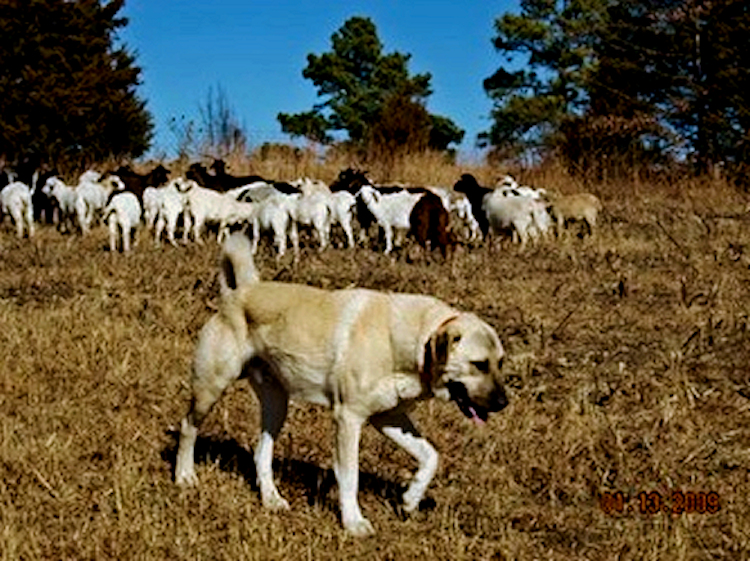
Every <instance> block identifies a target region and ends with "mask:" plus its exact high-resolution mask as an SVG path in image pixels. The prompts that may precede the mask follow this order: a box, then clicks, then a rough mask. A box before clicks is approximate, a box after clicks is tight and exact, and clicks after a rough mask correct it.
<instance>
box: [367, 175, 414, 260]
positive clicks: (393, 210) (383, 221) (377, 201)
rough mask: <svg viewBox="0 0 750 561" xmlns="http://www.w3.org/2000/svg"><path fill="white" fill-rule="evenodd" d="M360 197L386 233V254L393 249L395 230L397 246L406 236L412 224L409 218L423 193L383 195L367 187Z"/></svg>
mask: <svg viewBox="0 0 750 561" xmlns="http://www.w3.org/2000/svg"><path fill="white" fill-rule="evenodd" d="M358 195H359V196H360V197H361V198H362V202H364V203H365V205H367V208H368V210H369V211H370V212H371V213H372V214H373V216H374V217H375V220H376V221H377V223H378V225H379V226H380V227H381V228H383V231H384V233H385V254H386V255H387V254H389V253H390V252H391V250H392V249H393V244H394V230H395V241H396V245H401V241H402V240H403V238H404V237H405V236H406V232H408V230H409V228H410V227H411V224H410V222H409V218H410V216H411V211H412V210H413V209H414V205H415V204H417V201H418V200H419V199H421V198H422V193H410V192H408V191H398V192H396V193H387V194H383V193H380V192H379V191H377V189H375V188H374V187H371V186H369V185H365V186H364V187H362V188H361V189H360V190H359V193H358Z"/></svg>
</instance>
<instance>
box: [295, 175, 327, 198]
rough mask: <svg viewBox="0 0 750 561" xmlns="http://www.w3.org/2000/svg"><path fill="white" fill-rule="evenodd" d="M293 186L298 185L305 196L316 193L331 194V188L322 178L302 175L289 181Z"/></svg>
mask: <svg viewBox="0 0 750 561" xmlns="http://www.w3.org/2000/svg"><path fill="white" fill-rule="evenodd" d="M289 185H291V186H292V187H297V188H298V189H299V190H300V191H301V192H302V194H303V195H304V196H310V195H313V194H315V193H324V194H330V193H331V189H330V188H329V187H328V185H326V184H325V183H324V182H323V181H321V180H320V179H310V178H309V177H300V178H299V179H295V180H293V181H290V182H289Z"/></svg>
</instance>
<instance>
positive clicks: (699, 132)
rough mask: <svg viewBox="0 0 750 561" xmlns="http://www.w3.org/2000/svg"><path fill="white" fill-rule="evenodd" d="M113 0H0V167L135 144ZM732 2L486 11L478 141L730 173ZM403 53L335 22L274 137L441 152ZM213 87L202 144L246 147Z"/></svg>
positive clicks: (446, 135)
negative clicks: (483, 124) (491, 66)
mask: <svg viewBox="0 0 750 561" xmlns="http://www.w3.org/2000/svg"><path fill="white" fill-rule="evenodd" d="M124 1H125V0H110V1H109V2H101V1H100V0H72V1H71V0H0V60H2V65H3V72H2V73H0V94H1V95H0V166H3V167H4V166H9V167H18V166H21V165H32V166H33V167H35V168H36V169H39V168H44V167H47V168H51V167H57V168H62V169H65V168H75V167H82V166H85V165H88V164H89V163H91V162H96V161H102V160H107V159H112V160H118V159H119V160H121V159H126V158H136V157H138V156H140V155H142V154H144V153H145V152H146V151H147V150H148V148H149V145H150V142H151V138H152V134H153V118H152V116H151V115H150V113H149V112H148V110H147V108H146V105H145V102H144V101H143V100H142V99H140V98H139V96H138V93H137V91H136V89H137V86H138V84H139V83H140V79H141V78H140V74H141V70H140V68H139V67H138V66H137V64H136V59H135V56H134V55H133V54H132V52H131V51H129V49H128V48H127V46H126V45H123V44H121V43H119V42H117V41H116V32H117V30H118V29H120V28H122V27H123V26H125V25H127V20H126V19H125V18H123V17H122V16H121V15H119V13H120V11H121V10H122V8H123V5H124ZM749 11H750V6H748V3H746V2H745V0H521V2H520V10H519V12H518V13H505V14H503V15H501V16H500V17H498V18H497V19H496V21H495V22H494V30H495V31H494V37H493V40H492V42H493V45H494V48H495V50H496V52H497V53H498V54H499V55H500V64H499V65H498V70H497V71H496V72H495V73H494V74H493V75H492V76H489V77H484V81H483V87H484V90H485V91H486V93H487V95H488V96H489V97H490V99H491V100H492V102H493V109H492V113H491V123H492V124H491V127H490V129H489V130H487V131H485V132H483V133H481V134H480V135H479V138H478V139H477V142H478V144H479V145H480V146H483V147H486V148H487V149H488V153H489V155H490V157H491V158H493V159H494V160H497V161H505V162H509V161H511V162H518V161H524V162H532V163H540V162H545V161H549V160H554V161H559V162H563V163H564V164H565V165H566V166H567V168H568V169H569V170H570V172H571V173H572V174H574V175H577V176H581V177H584V178H586V179H592V180H606V179H610V178H616V177H623V176H624V177H633V176H636V175H639V176H642V175H643V174H649V175H650V174H654V173H662V172H664V171H671V172H674V171H675V170H678V172H679V173H685V172H687V173H695V174H702V173H707V172H712V171H715V170H717V169H723V170H724V171H725V173H727V174H728V175H730V176H731V177H734V178H737V179H738V180H740V179H742V178H744V177H745V176H746V175H747V173H746V171H747V162H748V157H749V156H750V133H749V131H750V100H749V99H748V96H750V72H749V69H750V60H749V59H750V44H749V42H750V14H749V13H748V12H749ZM488 47H489V46H488ZM409 60H410V55H409V54H405V53H400V52H387V51H386V49H385V47H384V45H383V44H382V42H381V41H380V39H379V37H378V34H377V29H376V26H375V24H374V23H373V21H372V20H371V19H369V18H367V17H352V18H350V19H348V20H347V21H346V22H344V24H343V25H342V26H341V27H340V28H339V29H338V30H337V31H336V32H335V33H334V34H333V35H332V36H331V47H330V50H329V51H327V52H324V53H321V54H313V53H311V54H309V55H308V57H307V65H306V66H305V67H304V69H303V70H302V76H303V78H305V79H307V80H310V81H312V83H313V84H314V85H315V87H316V89H317V94H318V97H319V99H320V102H319V103H317V104H315V105H314V106H313V107H312V108H311V109H310V110H309V111H306V112H302V113H296V114H288V113H279V114H278V116H277V118H278V121H279V124H280V126H281V129H282V131H283V132H285V133H287V134H289V135H291V136H293V137H302V138H306V139H308V140H309V141H311V142H315V143H319V144H323V145H326V146H329V145H334V144H335V145H337V146H339V147H341V146H343V147H345V148H346V149H348V150H351V151H352V153H355V154H357V155H358V156H359V157H361V158H362V159H364V160H368V159H378V160H384V159H386V160H387V159H388V158H394V157H397V156H398V155H401V154H408V153H411V152H421V151H425V150H435V151H442V152H446V153H451V151H453V150H455V147H456V146H457V145H458V144H460V143H461V141H462V140H463V137H464V131H463V130H462V129H461V128H460V127H459V126H458V125H457V124H456V123H454V122H453V121H452V120H451V119H450V118H449V117H447V116H442V115H434V114H432V113H430V112H429V111H428V110H427V100H428V98H429V96H430V95H431V93H432V89H431V85H430V81H431V75H430V74H429V73H424V74H412V73H410V72H409V69H408V63H409ZM519 61H520V62H519ZM481 79H482V77H478V87H479V82H480V81H481ZM211 96H212V94H211V93H209V99H212V97H211ZM217 99H218V100H219V101H220V103H217V104H215V105H214V106H210V105H209V106H207V107H208V108H211V109H212V111H209V112H208V113H209V115H208V120H209V121H210V122H209V123H208V124H207V126H206V127H204V129H205V130H208V131H210V134H211V142H210V143H213V144H217V145H218V146H220V147H223V149H226V147H227V146H238V147H240V148H241V147H243V146H245V144H244V135H243V131H242V126H241V125H240V124H239V121H238V120H237V119H236V118H235V117H234V115H233V114H232V112H231V109H230V107H229V105H228V104H227V103H226V99H225V98H224V97H223V95H220V96H218V97H217ZM202 109H205V108H202ZM213 109H215V111H213ZM202 117H203V118H204V120H205V119H206V115H203V114H202ZM230 136H231V138H230ZM225 137H226V138H225Z"/></svg>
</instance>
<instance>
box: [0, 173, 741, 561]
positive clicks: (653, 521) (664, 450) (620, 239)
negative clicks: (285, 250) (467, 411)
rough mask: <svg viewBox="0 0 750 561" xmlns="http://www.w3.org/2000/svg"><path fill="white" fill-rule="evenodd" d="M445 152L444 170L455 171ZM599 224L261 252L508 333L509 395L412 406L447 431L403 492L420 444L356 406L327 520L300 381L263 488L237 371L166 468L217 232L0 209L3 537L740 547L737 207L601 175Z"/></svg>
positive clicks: (406, 547) (109, 542)
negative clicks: (432, 461) (111, 235)
mask: <svg viewBox="0 0 750 561" xmlns="http://www.w3.org/2000/svg"><path fill="white" fill-rule="evenodd" d="M454 177H455V176H454ZM599 194H600V195H602V197H603V199H604V202H605V208H606V213H605V218H604V223H603V225H602V228H601V230H600V232H599V235H598V236H597V237H596V238H594V239H589V238H585V239H581V238H579V237H575V236H573V237H571V239H569V240H567V241H566V242H565V243H560V242H558V241H556V240H551V241H549V242H546V243H543V244H539V245H536V246H534V247H530V248H527V250H526V251H525V252H524V253H520V252H519V251H518V249H517V248H515V247H511V245H510V244H504V245H502V246H498V247H496V248H494V250H493V251H490V250H489V249H488V248H487V247H473V248H466V249H465V250H464V251H461V252H459V253H458V254H457V255H456V256H455V258H454V260H453V262H452V263H444V262H443V261H442V260H440V259H439V258H435V259H431V258H425V259H419V260H415V261H413V262H412V261H410V260H409V259H407V256H406V255H405V253H403V252H402V253H401V254H399V255H397V257H396V258H395V259H393V260H392V259H389V258H387V257H384V256H383V255H381V254H379V253H374V252H372V251H369V250H365V249H362V248H359V249H357V250H343V249H334V250H331V251H328V252H326V253H324V254H322V255H319V254H317V253H316V252H314V251H306V252H305V253H304V254H303V259H302V260H301V262H300V264H299V265H298V266H296V267H292V266H291V264H290V263H281V264H277V263H275V261H274V260H273V258H272V257H271V256H270V254H265V253H264V254H263V255H261V256H260V257H259V259H258V263H259V266H260V270H261V272H262V275H263V276H264V277H265V278H276V279H278V280H282V281H290V282H301V283H307V284H311V285H314V286H320V287H327V288H338V287H347V286H352V285H356V286H363V287H373V288H379V289H386V290H393V291H407V292H426V293H431V294H434V295H436V296H438V297H440V298H443V299H445V300H446V301H448V302H450V303H451V304H453V305H456V306H457V307H460V308H463V309H466V310H471V311H474V312H476V313H478V314H479V315H481V316H482V317H483V318H484V319H486V320H487V321H489V322H490V323H491V324H492V325H493V326H494V327H495V328H496V329H497V331H498V332H499V333H500V335H501V338H502V340H503V342H504V344H505V346H506V349H507V352H508V359H507V360H506V363H505V366H504V375H505V376H506V380H507V388H508V393H509V397H510V405H509V406H508V408H507V409H506V410H504V411H503V412H501V413H499V414H496V415H494V416H493V417H491V418H490V420H489V421H488V423H487V424H486V426H485V427H483V428H480V427H476V426H474V425H473V424H472V423H471V422H470V421H469V420H467V419H466V418H464V417H463V415H462V414H461V413H460V412H459V411H458V409H457V408H456V407H455V406H454V405H452V404H449V403H438V402H432V403H424V404H420V405H419V406H418V407H417V410H416V411H415V415H414V418H415V420H416V422H417V424H418V426H419V427H420V428H421V429H422V432H423V433H424V434H425V435H426V436H427V437H428V438H430V440H431V441H432V442H433V443H434V444H435V446H436V448H437V449H438V451H439V452H440V454H441V457H440V465H439V468H438V472H437V475H436V478H435V481H434V483H433V485H432V486H431V487H430V489H429V490H428V497H429V499H428V500H427V501H425V502H424V503H423V508H422V509H421V510H420V512H419V513H417V514H416V515H414V516H411V517H405V516H403V513H402V512H401V510H400V509H399V506H398V497H399V495H400V492H401V491H402V490H403V488H404V484H405V482H406V481H407V480H408V477H409V475H410V473H411V472H412V470H413V469H414V467H415V466H414V463H413V461H412V460H411V458H409V457H408V456H407V455H406V454H405V453H404V452H402V451H400V450H397V449H396V448H395V447H394V446H393V445H392V444H391V443H390V442H387V441H385V440H384V439H383V438H382V437H381V436H380V435H379V434H377V433H376V431H374V430H373V429H371V428H368V429H366V430H365V434H364V436H363V443H362V449H361V450H362V451H361V463H360V468H361V471H362V476H361V490H360V501H361V504H362V509H363V512H364V513H365V515H366V516H367V517H368V518H369V519H370V520H371V521H372V523H373V525H374V526H375V528H376V530H377V531H378V534H377V535H376V536H375V537H372V538H367V539H362V540H355V539H352V538H349V537H347V536H346V534H345V533H344V532H343V531H342V530H341V527H340V524H339V520H338V506H337V489H336V486H335V484H333V476H332V472H331V440H332V434H331V430H332V426H331V421H330V417H329V415H328V413H327V412H326V411H325V410H323V409H322V408H320V407H317V406H310V405H307V404H300V403H297V404H293V405H292V407H291V408H290V414H289V419H288V421H287V424H286V426H285V429H284V431H283V433H282V436H281V438H280V440H279V445H278V446H277V448H276V456H275V474H276V477H277V479H278V481H279V488H280V490H281V492H282V494H283V495H284V496H285V497H286V498H287V499H288V500H289V502H290V504H291V507H292V508H291V511H289V512H286V513H281V514H278V513H267V512H264V511H263V510H261V508H260V499H259V494H258V491H257V489H256V487H255V475H254V468H253V461H252V447H253V446H254V444H255V439H256V436H257V431H258V412H257V403H256V400H255V397H254V395H253V393H252V390H251V389H250V386H249V384H248V383H247V382H246V381H244V382H239V383H238V384H236V385H235V386H234V387H232V388H231V389H230V390H229V391H228V393H227V394H226V395H225V396H224V398H223V399H222V400H221V401H220V402H219V404H218V405H217V407H216V408H215V409H214V410H213V411H212V413H211V414H210V416H209V417H208V419H207V420H206V422H205V424H204V425H203V426H202V428H201V436H200V437H199V441H198V446H197V456H198V465H197V470H198V478H199V481H200V484H199V486H198V487H196V488H194V489H188V490H183V489H180V488H178V487H177V486H176V485H175V484H174V482H173V468H174V456H175V451H176V445H177V441H176V436H177V425H178V422H179V420H180V418H181V417H182V416H183V415H184V414H185V412H186V409H187V406H188V396H189V389H188V386H187V381H188V376H189V368H190V360H191V355H192V349H193V344H194V341H195V338H196V334H197V331H198V329H199V328H200V326H201V325H202V324H203V323H204V322H205V321H206V319H207V318H208V317H209V316H210V315H211V313H212V312H213V310H214V308H215V302H216V298H217V296H218V288H217V282H216V278H217V267H216V262H217V256H218V246H217V245H216V244H215V242H210V243H208V244H207V245H206V246H205V247H198V246H195V245H191V246H188V247H180V248H172V247H164V248H161V249H156V248H154V247H153V246H152V243H151V242H150V240H148V239H147V238H146V237H145V236H143V237H142V239H141V242H140V244H139V245H138V247H136V248H135V250H134V251H133V252H132V253H131V254H130V255H121V254H110V252H109V251H108V250H107V249H106V247H107V242H106V240H107V235H106V231H105V229H104V228H102V227H99V228H98V229H96V230H95V231H94V232H93V233H92V234H91V235H90V237H88V238H86V239H81V238H80V237H78V236H63V235H61V234H59V233H58V232H57V231H55V230H54V229H53V228H52V227H44V228H41V230H40V232H39V233H38V236H37V237H36V238H35V239H34V240H33V241H29V240H16V239H15V237H14V236H13V235H12V230H11V229H10V227H9V224H8V223H7V221H6V222H5V223H3V224H2V227H1V228H0V350H1V351H2V352H0V425H1V426H0V559H2V560H3V561H5V560H15V559H76V560H78V559H155V560H157V559H158V560H164V559H264V560H265V559H315V560H319V559H431V560H433V559H453V560H464V559H465V560H469V559H472V560H474V559H498V560H499V559H507V560H516V559H517V560H532V559H564V560H568V561H572V560H579V559H581V560H583V559H589V560H600V559H623V560H627V559H634V560H641V559H646V560H662V559H667V560H671V559H680V560H683V559H685V560H687V559H690V560H699V559H701V560H702V559H726V560H737V559H748V558H750V498H749V497H750V326H749V324H750V220H748V218H750V215H748V214H746V213H745V204H746V200H745V197H744V196H742V195H740V194H737V193H733V192H731V191H729V190H728V189H727V188H722V187H720V186H719V187H716V188H715V190H712V187H710V186H703V187H701V186H690V185H687V184H686V185H684V186H675V187H673V188H672V189H667V188H664V189H660V190H654V189H649V188H648V187H647V186H640V187H639V188H638V189H632V188H631V189H621V190H619V191H615V190H614V189H610V190H606V189H602V190H600V191H599ZM617 491H621V492H622V493H623V495H624V496H625V497H632V501H631V503H630V504H632V505H635V506H636V507H637V505H638V494H639V493H641V492H653V491H656V492H659V493H660V494H661V496H662V497H664V498H665V499H667V500H671V498H672V493H673V492H674V491H683V492H695V493H698V492H715V493H716V494H718V497H719V499H720V510H719V511H718V512H716V513H699V512H695V513H683V514H665V513H658V514H641V513H640V512H639V509H638V508H636V509H635V511H634V512H629V510H628V508H627V507H628V505H625V508H624V510H623V512H622V513H615V512H613V513H606V512H605V511H604V510H603V509H602V507H601V505H600V496H601V495H602V493H604V492H610V493H614V492H617Z"/></svg>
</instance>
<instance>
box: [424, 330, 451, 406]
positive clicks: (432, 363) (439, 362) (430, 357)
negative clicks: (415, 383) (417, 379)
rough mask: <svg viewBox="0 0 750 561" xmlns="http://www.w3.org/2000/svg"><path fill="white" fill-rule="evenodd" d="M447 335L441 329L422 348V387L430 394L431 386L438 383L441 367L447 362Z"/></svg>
mask: <svg viewBox="0 0 750 561" xmlns="http://www.w3.org/2000/svg"><path fill="white" fill-rule="evenodd" d="M449 345H450V339H449V335H448V332H447V330H446V329H444V328H441V329H439V330H438V331H437V332H435V333H434V334H433V335H432V337H430V338H429V340H428V341H427V344H426V345H425V347H424V367H423V368H422V372H421V378H422V385H423V386H424V387H425V389H426V390H427V391H428V392H429V393H431V392H432V388H433V386H435V384H437V383H438V381H439V379H440V375H441V374H442V371H443V367H444V366H445V363H446V362H447V361H448V347H449Z"/></svg>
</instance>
